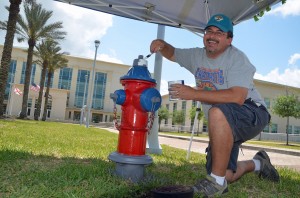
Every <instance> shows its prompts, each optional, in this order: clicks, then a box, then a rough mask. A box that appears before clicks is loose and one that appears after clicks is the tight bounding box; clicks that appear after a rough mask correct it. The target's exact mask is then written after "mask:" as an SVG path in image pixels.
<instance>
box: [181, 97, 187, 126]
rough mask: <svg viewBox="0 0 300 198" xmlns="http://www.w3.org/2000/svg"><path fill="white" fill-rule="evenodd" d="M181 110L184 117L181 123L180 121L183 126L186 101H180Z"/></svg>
mask: <svg viewBox="0 0 300 198" xmlns="http://www.w3.org/2000/svg"><path fill="white" fill-rule="evenodd" d="M181 109H182V112H183V115H184V118H183V121H182V124H183V125H184V124H185V117H186V101H182V104H181Z"/></svg>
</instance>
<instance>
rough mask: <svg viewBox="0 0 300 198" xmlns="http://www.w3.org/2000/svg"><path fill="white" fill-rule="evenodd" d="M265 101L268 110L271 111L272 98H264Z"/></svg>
mask: <svg viewBox="0 0 300 198" xmlns="http://www.w3.org/2000/svg"><path fill="white" fill-rule="evenodd" d="M264 101H265V103H266V105H267V109H270V106H271V103H270V98H264Z"/></svg>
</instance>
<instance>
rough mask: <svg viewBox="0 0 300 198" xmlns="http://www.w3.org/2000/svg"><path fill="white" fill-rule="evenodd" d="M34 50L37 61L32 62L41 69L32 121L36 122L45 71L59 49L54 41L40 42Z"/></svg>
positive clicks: (38, 115) (41, 97) (39, 110)
mask: <svg viewBox="0 0 300 198" xmlns="http://www.w3.org/2000/svg"><path fill="white" fill-rule="evenodd" d="M36 49H37V51H34V52H33V54H34V56H36V57H37V60H36V61H33V62H34V63H37V64H38V65H40V66H41V67H42V73H41V79H40V91H39V97H38V101H37V104H36V110H35V111H34V119H35V120H38V119H39V117H40V114H41V104H42V99H43V91H44V85H45V77H46V73H47V69H48V67H49V65H51V64H52V62H53V58H55V57H56V55H57V54H59V51H60V50H61V48H60V47H59V46H58V42H56V41H54V40H46V41H44V40H42V42H41V43H39V44H38V45H37V47H36Z"/></svg>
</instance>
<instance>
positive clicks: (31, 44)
mask: <svg viewBox="0 0 300 198" xmlns="http://www.w3.org/2000/svg"><path fill="white" fill-rule="evenodd" d="M28 45H29V47H28V54H27V63H26V71H25V83H24V90H23V101H22V111H21V113H20V117H19V118H21V119H24V118H26V117H27V105H28V104H27V103H28V95H29V85H30V80H31V70H32V57H33V49H34V46H35V41H34V40H32V39H29V40H28Z"/></svg>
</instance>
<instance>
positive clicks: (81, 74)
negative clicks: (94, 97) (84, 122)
mask: <svg viewBox="0 0 300 198" xmlns="http://www.w3.org/2000/svg"><path fill="white" fill-rule="evenodd" d="M86 75H87V81H85V78H86V77H85V76H86ZM89 79H90V71H88V70H78V76H77V83H76V91H75V102H74V106H75V107H78V108H82V106H83V104H87V103H86V102H87V96H88V87H89ZM85 82H86V84H85ZM85 87H86V90H85ZM84 91H85V97H83V95H84ZM83 98H85V100H84V103H83ZM75 117H76V116H75ZM75 119H77V118H75Z"/></svg>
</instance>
